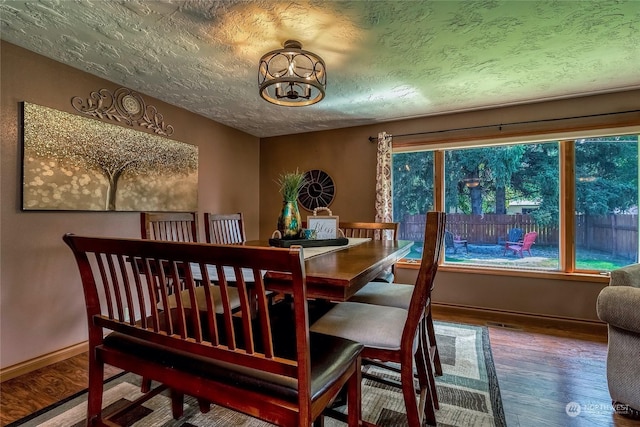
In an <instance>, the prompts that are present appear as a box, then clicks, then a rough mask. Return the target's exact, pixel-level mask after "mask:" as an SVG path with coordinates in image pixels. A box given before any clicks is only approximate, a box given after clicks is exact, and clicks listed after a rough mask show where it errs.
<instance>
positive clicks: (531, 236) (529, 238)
mask: <svg viewBox="0 0 640 427" xmlns="http://www.w3.org/2000/svg"><path fill="white" fill-rule="evenodd" d="M536 237H538V233H536V232H535V231H531V232H529V233H527V234H525V235H524V238H523V239H522V242H518V243H512V242H508V243H507V245H506V249H505V252H506V251H507V250H510V251H513V253H514V255H515V254H520V258H523V257H524V254H523V252H524V251H527V252H529V256H531V246H532V245H533V244H534V243H535V242H536Z"/></svg>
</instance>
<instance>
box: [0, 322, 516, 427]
mask: <svg viewBox="0 0 640 427" xmlns="http://www.w3.org/2000/svg"><path fill="white" fill-rule="evenodd" d="M435 327H436V334H437V342H438V349H439V351H440V357H441V361H442V369H443V371H444V375H443V376H442V377H438V378H437V388H438V397H439V400H440V409H439V410H438V411H437V413H436V418H437V421H438V426H443V427H445V426H447V427H448V426H460V427H463V426H464V427H472V426H473V427H476V426H477V427H484V426H487V427H491V426H497V427H503V426H506V422H505V417H504V412H503V409H502V401H501V398H500V390H499V387H498V380H497V377H496V373H495V367H494V364H493V358H492V356H491V347H490V343H489V333H488V330H487V328H485V327H480V326H470V325H462V324H454V323H442V322H436V325H435ZM365 369H368V370H369V371H371V372H374V371H379V372H380V373H382V374H384V375H386V376H389V377H393V375H395V374H393V373H392V372H391V371H386V370H381V369H380V368H376V367H373V366H367V367H366V368H365ZM140 395H141V393H140V379H139V377H138V376H136V375H133V374H129V373H126V374H122V375H119V376H117V377H115V378H112V379H110V380H108V381H107V382H106V383H105V394H104V402H103V404H104V406H105V407H109V409H110V410H113V411H115V410H117V409H118V408H121V407H123V406H126V403H127V401H132V400H135V399H137V398H138V397H140ZM86 397H87V394H86V391H85V392H81V393H78V394H77V395H75V396H72V397H70V398H67V399H65V400H63V401H61V402H59V403H57V404H55V405H52V406H51V407H49V408H46V409H43V410H41V411H38V412H36V413H34V414H32V415H30V416H28V417H26V418H24V419H22V420H19V421H17V422H15V423H12V424H9V425H8V426H7V427H17V426H23V427H35V426H47V427H52V426H60V427H84V425H85V421H84V417H85V415H86ZM338 409H340V408H338ZM362 414H363V418H364V419H365V420H367V421H370V422H373V423H375V424H377V425H378V426H398V427H400V426H406V425H407V422H406V418H405V416H404V402H403V399H402V393H401V392H400V390H398V389H396V388H393V387H389V386H385V385H382V384H380V383H377V382H374V381H371V380H363V384H362ZM114 421H117V422H118V423H119V424H120V425H122V426H127V427H217V426H220V427H228V426H246V427H263V426H265V427H268V426H271V424H268V423H265V422H262V421H259V420H256V419H254V418H251V417H248V416H245V415H242V414H238V413H236V412H233V411H230V410H228V409H225V408H221V407H218V406H215V405H213V406H212V409H211V411H210V412H209V413H207V414H202V413H201V412H200V411H199V409H198V404H197V402H196V401H195V399H192V398H190V397H188V396H186V397H185V410H184V417H182V418H181V419H180V420H174V419H173V418H172V416H171V405H170V402H169V399H168V397H166V396H165V395H164V394H159V395H157V396H155V397H153V398H151V399H150V400H148V401H147V402H145V403H144V404H143V405H142V406H139V407H136V408H135V409H133V410H131V411H128V412H127V413H126V414H124V415H123V416H122V418H119V419H117V420H114ZM325 425H326V426H328V427H342V426H345V424H344V423H342V422H339V421H337V420H334V419H331V418H326V422H325Z"/></svg>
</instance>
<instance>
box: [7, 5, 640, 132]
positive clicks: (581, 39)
mask: <svg viewBox="0 0 640 427" xmlns="http://www.w3.org/2000/svg"><path fill="white" fill-rule="evenodd" d="M0 19H1V25H2V26H1V33H0V34H1V37H2V39H3V40H6V41H8V42H10V43H13V44H16V45H19V46H22V47H24V48H26V49H29V50H31V51H34V52H37V53H40V54H42V55H45V56H47V57H50V58H53V59H55V60H57V61H60V62H63V63H66V64H69V65H71V66H73V67H75V68H79V69H81V70H84V71H87V72H89V73H91V74H95V75H97V76H99V77H103V78H106V79H108V80H110V81H113V82H115V83H117V84H119V85H122V86H125V87H127V88H130V89H133V90H136V91H139V92H142V93H144V94H148V95H151V96H154V97H156V98H159V99H161V100H163V101H166V102H168V103H170V104H173V105H176V106H180V107H183V108H186V109H187V110H190V111H193V112H195V113H198V114H201V115H203V116H206V117H209V118H211V119H213V120H215V121H218V122H220V123H224V124H226V125H229V126H231V127H234V128H237V129H241V130H243V131H246V132H248V133H250V134H252V135H256V136H259V137H265V136H274V135H283V134H292V133H300V132H307V131H314V130H323V129H332V128H341V127H347V126H354V125H362V124H371V123H375V122H382V121H389V120H395V119H401V118H410V117H419V116H427V115H433V114H440V113H444V112H452V111H463V110H470V109H479V108H486V107H490V106H496V105H508V104H514V103H523V102H527V101H531V100H534V99H553V98H562V97H569V96H576V95H582V94H590V93H599V92H607V91H616V90H623V89H630V88H639V87H640V1H638V0H630V1H606V0H598V1H545V0H540V1H498V0H486V1H428V2H427V1H308V2H307V1H295V2H293V1H275V0H273V1H272V0H258V1H236V0H220V1H205V0H198V1H196V0H188V1H178V0H154V1H147V0H131V1H115V0H109V1H106V0H91V1H87V0H76V1H70V0H40V1H36V0H28V1H19V0H0ZM287 39H296V40H299V41H301V42H302V44H303V49H306V50H311V51H313V52H315V53H317V54H319V55H320V56H321V57H323V59H324V60H325V62H326V65H327V76H328V85H327V93H326V98H325V99H324V100H323V101H321V102H320V103H318V104H316V105H313V106H307V107H280V106H275V105H271V104H269V103H267V102H266V101H264V100H262V99H261V98H260V96H259V94H258V83H257V81H258V71H257V69H258V61H259V59H260V57H261V56H262V54H264V53H266V52H267V51H269V50H273V49H278V48H280V47H281V46H282V43H283V42H284V41H285V40H287ZM97 89H100V88H96V90H97ZM77 95H81V96H88V94H77Z"/></svg>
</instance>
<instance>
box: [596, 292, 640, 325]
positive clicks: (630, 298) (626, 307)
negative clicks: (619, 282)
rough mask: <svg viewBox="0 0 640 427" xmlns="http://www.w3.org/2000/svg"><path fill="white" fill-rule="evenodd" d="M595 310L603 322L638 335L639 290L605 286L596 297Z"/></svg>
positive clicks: (639, 319) (639, 318)
mask: <svg viewBox="0 0 640 427" xmlns="http://www.w3.org/2000/svg"><path fill="white" fill-rule="evenodd" d="M596 309H597V312H598V317H599V318H600V320H602V321H603V322H607V323H608V324H610V325H613V326H616V327H618V328H621V329H625V330H628V331H632V332H636V333H640V288H633V287H630V286H607V287H606V288H604V289H603V290H602V291H601V292H600V295H598V301H597V304H596Z"/></svg>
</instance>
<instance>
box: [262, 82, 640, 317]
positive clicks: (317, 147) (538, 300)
mask: <svg viewBox="0 0 640 427" xmlns="http://www.w3.org/2000/svg"><path fill="white" fill-rule="evenodd" d="M489 101H490V100H489ZM633 110H635V113H626V114H616V113H622V112H626V111H633ZM639 110H640V90H638V89H634V90H628V91H624V92H616V93H603V94H595V95H591V96H584V97H580V98H568V99H558V100H552V101H541V102H537V103H531V104H522V105H513V106H502V107H496V108H490V109H484V110H477V111H468V112H457V113H451V114H443V115H437V116H432V117H423V118H416V119H408V120H400V121H390V122H384V123H377V124H375V125H370V126H352V127H346V128H343V129H336V130H327V131H322V132H311V133H304V134H297V135H285V136H277V137H271V138H263V139H262V140H261V142H260V144H261V153H260V235H261V237H262V238H266V237H269V235H270V234H271V233H272V231H273V230H274V229H275V228H276V221H277V217H278V214H279V212H280V207H281V203H282V200H281V198H280V197H279V194H278V189H277V186H276V185H275V184H274V179H275V177H277V175H278V174H279V173H281V172H282V171H292V170H295V169H296V168H298V169H299V170H300V171H307V170H310V169H321V170H324V171H325V172H327V173H328V174H329V175H330V176H331V177H332V178H333V180H334V183H335V186H336V190H335V199H334V201H333V203H332V204H331V205H330V206H329V208H330V209H331V211H332V213H333V215H337V216H338V217H339V219H340V220H341V221H374V219H375V207H374V205H375V198H376V188H375V181H376V151H377V144H376V143H375V141H374V142H370V140H369V137H374V139H375V137H377V135H378V133H379V132H383V131H384V132H387V133H390V134H392V135H407V136H403V137H394V146H395V144H396V143H402V144H412V143H428V144H434V146H445V145H446V144H451V143H460V142H461V141H462V142H464V141H467V142H468V143H482V142H483V141H489V140H496V139H503V140H504V141H507V140H511V141H524V140H529V141H532V140H533V141H536V140H538V139H536V138H535V137H534V138H533V139H532V137H531V136H530V135H532V134H538V135H544V138H549V139H552V138H555V137H557V136H558V135H561V134H563V133H565V132H567V131H570V130H575V129H581V130H582V131H583V132H587V133H588V132H598V129H602V128H624V129H631V128H633V129H635V131H636V132H640V113H639V112H638V111H639ZM568 117H579V118H576V119H571V120H557V119H560V118H568ZM345 120H348V118H345ZM525 122H531V123H525ZM534 122H536V123H534ZM507 123H524V124H521V125H517V126H507V125H506V124H507ZM498 124H505V125H503V126H497V125H498ZM492 125H496V126H492ZM452 129H463V130H459V131H455V132H442V131H444V130H452ZM416 134H420V135H416ZM540 138H542V136H541V137H540ZM309 214H310V213H309V212H306V211H302V217H303V220H304V219H305V218H306V216H307V215H309ZM416 275H417V270H416V269H398V270H397V274H396V276H397V280H399V281H401V283H412V282H413V281H415V278H416ZM524 276H525V275H523V274H509V272H500V273H499V274H491V273H487V272H482V273H474V272H473V271H471V270H467V271H465V270H463V271H455V270H451V269H447V268H442V269H440V270H439V272H438V277H437V280H436V283H437V286H436V289H435V291H434V301H435V302H437V303H441V304H449V305H456V306H461V307H473V308H478V309H488V310H498V311H505V312H516V313H524V314H531V315H536V316H549V317H559V318H565V319H577V320H586V321H597V316H596V311H595V302H596V298H597V296H598V293H599V292H600V290H601V289H602V288H603V286H605V285H606V278H605V277H594V276H591V277H587V276H579V275H574V276H566V275H562V274H557V275H555V276H554V275H549V274H547V275H545V276H540V277H536V276H535V274H528V275H526V276H527V277H524Z"/></svg>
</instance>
